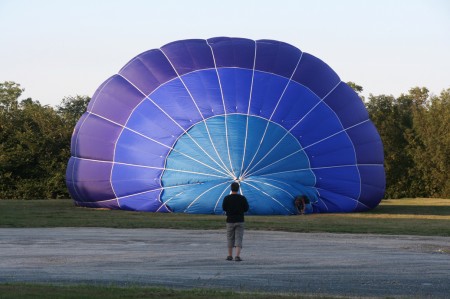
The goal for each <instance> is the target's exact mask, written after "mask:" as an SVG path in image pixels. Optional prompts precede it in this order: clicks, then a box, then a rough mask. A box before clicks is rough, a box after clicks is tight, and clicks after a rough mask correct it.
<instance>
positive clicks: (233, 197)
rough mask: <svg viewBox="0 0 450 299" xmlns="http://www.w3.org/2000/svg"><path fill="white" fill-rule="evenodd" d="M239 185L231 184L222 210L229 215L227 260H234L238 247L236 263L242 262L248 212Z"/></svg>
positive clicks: (246, 203)
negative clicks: (243, 239) (245, 215)
mask: <svg viewBox="0 0 450 299" xmlns="http://www.w3.org/2000/svg"><path fill="white" fill-rule="evenodd" d="M238 191H239V183H237V182H233V183H232V184H231V194H229V195H227V196H225V198H224V199H223V203H222V209H223V210H224V211H225V212H226V213H227V242H228V256H227V260H228V261H232V260H233V247H236V256H235V257H234V260H235V261H236V262H240V261H242V259H241V257H240V254H241V248H242V238H243V237H244V213H245V212H247V211H248V202H247V199H246V198H245V196H243V195H241V194H238Z"/></svg>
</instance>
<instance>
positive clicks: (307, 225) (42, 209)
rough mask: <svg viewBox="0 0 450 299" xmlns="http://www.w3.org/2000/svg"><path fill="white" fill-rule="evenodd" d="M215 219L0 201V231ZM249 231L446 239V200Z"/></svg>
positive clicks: (449, 230) (209, 222) (203, 224)
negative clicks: (362, 234) (410, 236)
mask: <svg viewBox="0 0 450 299" xmlns="http://www.w3.org/2000/svg"><path fill="white" fill-rule="evenodd" d="M224 222H225V217H224V216H217V215H190V214H162V213H144V212H129V211H118V210H100V209H89V208H80V207H75V206H74V205H73V203H72V201H71V200H0V227H112V228H172V229H181V228H182V229H223V228H224ZM246 227H247V229H252V230H276V231H289V232H332V233H371V234H396V235H397V234H398V235H402V234H403V235H423V236H450V199H432V198H417V199H396V200H383V201H382V203H381V204H380V205H379V206H378V207H377V208H375V209H374V210H372V211H370V212H365V213H348V214H313V215H306V216H248V217H246Z"/></svg>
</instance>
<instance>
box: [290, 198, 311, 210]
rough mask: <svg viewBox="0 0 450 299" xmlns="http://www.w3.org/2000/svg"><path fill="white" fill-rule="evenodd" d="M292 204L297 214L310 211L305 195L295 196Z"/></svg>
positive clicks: (308, 201)
mask: <svg viewBox="0 0 450 299" xmlns="http://www.w3.org/2000/svg"><path fill="white" fill-rule="evenodd" d="M294 206H295V208H296V209H297V214H298V215H304V214H306V213H310V212H311V210H312V207H311V202H310V200H309V198H308V197H307V196H306V195H299V196H297V197H295V200H294Z"/></svg>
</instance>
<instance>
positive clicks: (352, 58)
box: [0, 0, 450, 105]
mask: <svg viewBox="0 0 450 299" xmlns="http://www.w3.org/2000/svg"><path fill="white" fill-rule="evenodd" d="M0 30H1V36H0V82H4V81H15V82H17V83H20V84H21V86H22V87H23V88H25V93H24V95H23V98H26V97H31V98H32V99H33V100H38V101H39V102H40V103H41V104H49V105H58V104H59V103H60V102H61V100H62V99H63V98H64V97H65V96H74V95H88V96H92V95H93V94H94V92H95V90H96V89H97V87H98V86H99V85H100V84H101V83H102V82H103V81H105V80H106V79H107V78H109V77H110V76H111V75H113V74H115V73H117V72H118V71H119V69H120V68H121V67H122V66H124V65H125V64H126V63H127V62H128V61H129V60H131V59H132V58H133V57H134V56H136V55H138V54H139V53H142V52H144V51H146V50H150V49H154V48H159V47H161V46H163V45H164V44H166V43H169V42H172V41H175V40H180V39H189V38H204V39H207V38H211V37H216V36H229V37H244V38H250V39H275V40H279V41H283V42H287V43H290V44H292V45H294V46H296V47H297V48H299V49H301V50H302V51H304V52H307V53H310V54H312V55H314V56H316V57H318V58H320V59H322V60H323V61H325V62H326V63H327V64H328V65H329V66H330V67H331V68H332V69H334V70H335V71H336V72H337V74H338V75H339V76H340V77H341V80H343V81H345V82H347V81H354V82H356V83H357V84H359V85H361V86H363V88H364V95H366V96H367V95H368V94H369V93H372V94H375V95H379V94H392V95H394V96H399V95H400V94H401V93H407V92H408V90H409V89H410V88H412V87H415V86H421V87H422V86H424V87H427V88H428V89H430V91H431V92H432V93H434V94H439V93H440V92H441V91H442V90H443V89H446V88H450V1H448V0H421V1H419V0H405V1H403V0H373V1H369V0H367V1H364V0H340V1H336V0H316V1H312V0H311V1H300V0H270V1H269V0H255V1H253V0H189V1H188V0H176V1H175V0H147V1H144V0H76V1H75V0H72V1H66V0H54V1H50V0H39V1H38V0H34V1H33V0H0Z"/></svg>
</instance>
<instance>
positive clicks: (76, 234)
mask: <svg viewBox="0 0 450 299" xmlns="http://www.w3.org/2000/svg"><path fill="white" fill-rule="evenodd" d="M225 247H226V237H225V230H217V231H201V230H169V229H112V228H33V229H13V228H11V229H9V228H2V229H0V283H4V282H46V283H94V284H110V283H112V284H117V285H130V284H132V285H158V286H166V287H175V288H204V287H211V288H221V289H227V290H235V291H263V292H276V293H298V294H305V295H310V294H316V295H332V296H358V297H366V296H367V297H386V296H389V297H403V296H404V297H416V298H423V297H427V298H449V297H450V238H449V237H420V236H385V235H354V234H329V233H320V234H314V233H309V234H305V233H287V232H274V231H249V230H247V231H246V232H245V235H244V248H243V250H242V254H241V257H242V259H243V261H242V262H236V261H226V260H225V257H226V248H225Z"/></svg>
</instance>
